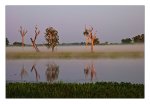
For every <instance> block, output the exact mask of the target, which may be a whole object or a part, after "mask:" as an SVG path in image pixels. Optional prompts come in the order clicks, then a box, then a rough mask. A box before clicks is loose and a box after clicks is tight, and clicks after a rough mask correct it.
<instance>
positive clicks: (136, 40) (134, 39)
mask: <svg viewBox="0 0 150 104" xmlns="http://www.w3.org/2000/svg"><path fill="white" fill-rule="evenodd" d="M121 43H122V44H131V43H144V34H141V35H137V36H135V37H132V38H125V39H122V40H121ZM88 44H89V45H90V44H91V43H88ZM94 44H95V45H108V44H110V45H113V44H114V45H116V44H120V43H109V42H104V43H100V42H99V40H96V41H95V43H94ZM8 45H10V44H9V40H8V38H6V46H8ZM21 45H22V42H17V41H16V42H14V43H13V44H12V46H21ZM44 45H45V44H37V46H44ZM58 45H59V46H69V45H86V43H85V42H73V43H59V44H58ZM24 46H32V45H31V44H24Z"/></svg>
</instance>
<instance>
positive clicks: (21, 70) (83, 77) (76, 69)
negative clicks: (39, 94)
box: [6, 59, 144, 84]
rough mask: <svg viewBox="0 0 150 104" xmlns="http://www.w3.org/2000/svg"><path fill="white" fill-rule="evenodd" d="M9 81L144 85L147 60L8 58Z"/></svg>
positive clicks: (7, 71)
mask: <svg viewBox="0 0 150 104" xmlns="http://www.w3.org/2000/svg"><path fill="white" fill-rule="evenodd" d="M6 80H7V81H8V82H51V83H53V82H60V81H62V82H66V83H68V82H71V83H74V82H75V83H83V82H96V81H107V82H108V81H115V82H131V83H142V84H144V59H36V60H33V59H27V60H20V59H19V60H7V61H6Z"/></svg>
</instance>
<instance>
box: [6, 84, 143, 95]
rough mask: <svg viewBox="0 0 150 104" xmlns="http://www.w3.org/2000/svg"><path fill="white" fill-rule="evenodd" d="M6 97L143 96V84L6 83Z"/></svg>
mask: <svg viewBox="0 0 150 104" xmlns="http://www.w3.org/2000/svg"><path fill="white" fill-rule="evenodd" d="M6 97H7V98H144V85H143V84H131V83H112V82H97V83H86V84H76V83H72V84H71V83H54V84H50V83H7V84H6Z"/></svg>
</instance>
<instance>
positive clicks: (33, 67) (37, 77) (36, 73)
mask: <svg viewBox="0 0 150 104" xmlns="http://www.w3.org/2000/svg"><path fill="white" fill-rule="evenodd" d="M33 70H34V72H35V76H36V81H38V80H39V79H40V74H39V73H38V72H37V70H36V68H35V64H33V66H32V68H31V72H32V71H33Z"/></svg>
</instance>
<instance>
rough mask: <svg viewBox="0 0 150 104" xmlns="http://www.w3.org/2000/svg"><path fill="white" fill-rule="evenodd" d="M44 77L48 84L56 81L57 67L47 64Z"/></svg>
mask: <svg viewBox="0 0 150 104" xmlns="http://www.w3.org/2000/svg"><path fill="white" fill-rule="evenodd" d="M45 75H46V79H47V81H48V82H53V81H55V80H57V79H58V75H59V66H58V65H56V64H48V65H47V70H46V72H45Z"/></svg>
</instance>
